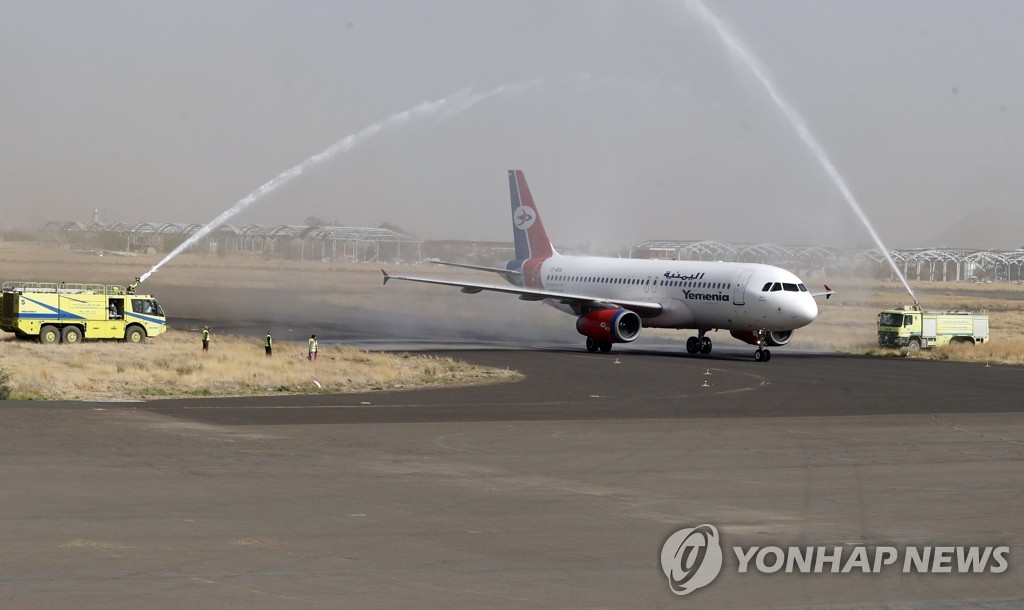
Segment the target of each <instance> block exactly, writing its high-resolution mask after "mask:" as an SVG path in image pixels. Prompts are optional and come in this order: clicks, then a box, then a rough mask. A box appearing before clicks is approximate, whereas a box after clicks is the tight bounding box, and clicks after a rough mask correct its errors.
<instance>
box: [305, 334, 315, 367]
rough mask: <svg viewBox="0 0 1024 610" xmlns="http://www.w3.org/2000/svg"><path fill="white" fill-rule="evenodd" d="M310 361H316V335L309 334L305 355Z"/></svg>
mask: <svg viewBox="0 0 1024 610" xmlns="http://www.w3.org/2000/svg"><path fill="white" fill-rule="evenodd" d="M307 358H308V359H309V361H310V362H316V335H310V336H309V356H307Z"/></svg>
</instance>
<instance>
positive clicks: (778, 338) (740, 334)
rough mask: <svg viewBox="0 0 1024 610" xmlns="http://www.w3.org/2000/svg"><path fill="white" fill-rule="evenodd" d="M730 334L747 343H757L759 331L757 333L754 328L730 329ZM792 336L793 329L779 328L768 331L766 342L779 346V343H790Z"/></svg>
mask: <svg viewBox="0 0 1024 610" xmlns="http://www.w3.org/2000/svg"><path fill="white" fill-rule="evenodd" d="M729 334H730V335H732V336H733V337H735V338H737V339H739V340H740V341H743V342H745V343H749V344H751V345H757V333H755V332H754V331H752V330H733V331H729ZM792 338H793V331H791V330H777V331H774V332H770V333H768V334H767V335H766V336H765V338H764V342H765V343H766V344H767V345H770V346H772V347H777V346H779V345H785V344H787V343H789V340H790V339H792Z"/></svg>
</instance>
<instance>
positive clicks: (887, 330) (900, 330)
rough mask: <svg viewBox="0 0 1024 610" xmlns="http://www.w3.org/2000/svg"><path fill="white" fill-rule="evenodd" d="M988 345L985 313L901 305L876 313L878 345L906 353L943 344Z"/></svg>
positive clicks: (986, 316)
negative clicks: (923, 308)
mask: <svg viewBox="0 0 1024 610" xmlns="http://www.w3.org/2000/svg"><path fill="white" fill-rule="evenodd" d="M986 342H988V312H987V311H984V310H981V311H977V312H974V311H924V310H922V309H921V306H920V305H918V304H917V303H915V304H914V305H901V306H899V307H896V308H895V309H887V310H885V311H883V312H881V313H879V314H878V345H879V346H880V347H896V348H901V349H905V350H907V351H908V352H911V353H913V352H917V351H918V350H921V349H928V348H931V347H936V346H942V345H947V344H950V343H952V344H957V343H959V344H967V343H970V344H971V345H977V344H979V343H986Z"/></svg>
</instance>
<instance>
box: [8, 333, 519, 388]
mask: <svg viewBox="0 0 1024 610" xmlns="http://www.w3.org/2000/svg"><path fill="white" fill-rule="evenodd" d="M0 345H2V347H0V349H2V354H3V355H2V356H0V369H3V370H6V371H8V372H9V373H10V374H11V390H12V391H11V395H10V399H12V400H19V399H21V400H110V399H141V398H157V397H174V396H245V395H269V394H281V393H303V394H309V393H345V392H362V391H371V390H396V389H403V388H413V387H416V388H419V387H425V386H445V385H465V384H480V383H494V382H502V381H513V380H517V379H519V377H520V376H519V374H518V373H515V372H514V371H508V370H500V369H490V368H483V367H476V366H470V365H468V364H465V363H462V362H457V361H454V360H451V359H449V358H432V357H426V356H409V355H407V354H381V353H371V352H365V351H361V350H357V349H353V348H350V347H342V346H330V347H324V346H321V349H320V354H319V358H318V360H317V363H316V368H315V375H314V368H313V366H311V365H310V363H309V362H308V361H307V360H306V346H305V345H304V344H296V343H289V342H285V341H278V342H276V343H275V345H274V355H273V356H272V357H270V358H267V357H266V355H265V354H264V351H263V346H262V341H261V340H256V339H242V338H237V337H230V336H225V335H218V336H217V337H215V338H214V341H213V342H212V343H211V346H210V351H209V352H208V353H202V352H201V350H200V347H199V341H198V340H197V338H196V335H195V333H186V332H183V331H173V330H172V331H168V332H167V333H166V334H165V335H162V336H160V337H159V338H156V339H153V340H150V341H148V342H146V343H143V344H125V343H120V342H112V341H111V342H86V343H82V344H79V345H70V346H69V345H40V344H38V343H33V342H29V341H18V340H15V339H13V338H8V339H5V340H3V341H0ZM314 378H315V379H316V380H317V381H319V382H320V385H321V386H322V387H320V388H317V387H316V386H315V385H314V384H313V380H314Z"/></svg>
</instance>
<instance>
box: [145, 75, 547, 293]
mask: <svg viewBox="0 0 1024 610" xmlns="http://www.w3.org/2000/svg"><path fill="white" fill-rule="evenodd" d="M542 82H543V81H541V80H540V79H536V80H532V81H526V82H521V83H512V84H506V85H501V86H500V87H495V88H494V89H491V90H490V91H487V92H485V93H473V91H472V89H471V88H466V89H463V90H461V91H458V92H456V93H454V94H452V95H449V96H447V97H444V98H441V99H439V100H433V101H427V102H423V103H421V104H419V105H417V106H415V107H413V108H410V109H409V110H405V111H402V112H399V113H396V114H393V115H391V116H389V117H388V118H386V119H384V120H382V121H378V122H376V123H373V124H372V125H369V126H367V127H365V128H363V129H362V130H361V131H358V132H356V133H354V134H352V135H350V136H348V137H346V138H344V139H343V140H340V141H338V142H336V143H335V144H333V145H331V146H330V147H329V148H327V149H326V150H324V151H323V152H320V153H317V154H315V155H313V156H312V157H310V158H308V159H306V160H305V161H303V162H302V163H299V164H298V165H296V166H295V167H292V168H291V169H288V170H285V171H283V172H281V173H280V174H278V175H277V176H276V177H275V178H273V179H272V180H270V181H268V182H266V183H264V184H263V186H261V187H259V188H258V189H256V190H255V191H253V192H251V193H249V194H248V195H246V196H245V197H243V198H242V199H240V200H238V202H236V203H235V205H233V206H231V207H230V208H228V209H227V210H225V211H224V212H222V213H221V214H220V215H219V216H217V217H216V218H214V219H213V220H211V221H210V222H209V223H207V224H206V225H205V226H204V227H202V228H201V229H199V230H198V231H196V232H195V233H193V234H192V235H191V236H189V238H188V239H186V240H185V241H184V242H182V243H181V244H180V245H179V246H178V247H177V248H175V249H174V250H173V251H171V253H170V254H168V255H167V256H165V257H164V258H163V260H161V261H160V262H158V263H157V264H155V265H153V267H152V268H151V269H150V270H149V271H147V272H145V273H143V274H142V275H141V276H139V277H138V278H137V279H136V285H138V284H139V283H142V282H145V281H146V280H147V279H148V278H149V276H151V275H153V274H154V273H156V272H157V270H159V269H160V267H162V266H163V265H164V264H165V263H167V262H168V261H170V260H171V259H173V258H174V257H176V256H177V255H179V254H181V253H182V252H184V251H185V250H186V249H188V248H190V247H192V246H193V245H195V244H196V243H197V242H198V241H199V240H200V239H202V238H204V237H206V236H207V235H209V234H210V233H211V232H212V231H213V230H214V229H216V228H218V227H220V226H221V225H222V224H224V223H225V222H227V221H228V220H229V219H230V218H231V217H232V216H234V215H236V214H238V213H239V212H241V211H242V210H244V209H246V208H247V207H249V206H250V205H252V204H253V203H255V202H257V201H259V200H260V199H262V198H263V197H266V196H267V195H269V194H270V193H273V192H274V191H275V190H277V189H278V188H279V187H281V186H283V185H285V184H287V183H288V182H291V181H292V180H293V179H295V178H297V177H298V176H300V175H302V174H303V173H304V172H305V171H306V170H307V169H309V168H311V167H313V166H314V165H317V164H320V163H323V162H325V161H328V160H330V159H332V158H333V157H335V156H336V155H338V154H341V153H344V152H348V151H350V150H352V149H353V148H354V147H355V146H356V145H358V144H360V143H362V142H364V141H366V140H368V139H370V138H372V137H373V136H375V135H377V134H378V133H382V132H384V131H387V130H389V129H394V128H396V127H399V126H401V125H404V124H405V123H407V122H409V121H410V120H412V119H417V118H424V117H428V116H432V115H440V116H441V118H449V117H452V116H455V115H457V114H459V113H461V112H464V111H466V110H468V109H469V108H471V107H472V106H474V105H476V104H477V103H479V102H481V101H483V100H485V99H487V98H489V97H494V96H496V95H499V94H503V93H513V92H518V91H522V90H524V89H527V88H530V87H534V86H537V85H539V84H541V83H542Z"/></svg>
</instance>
